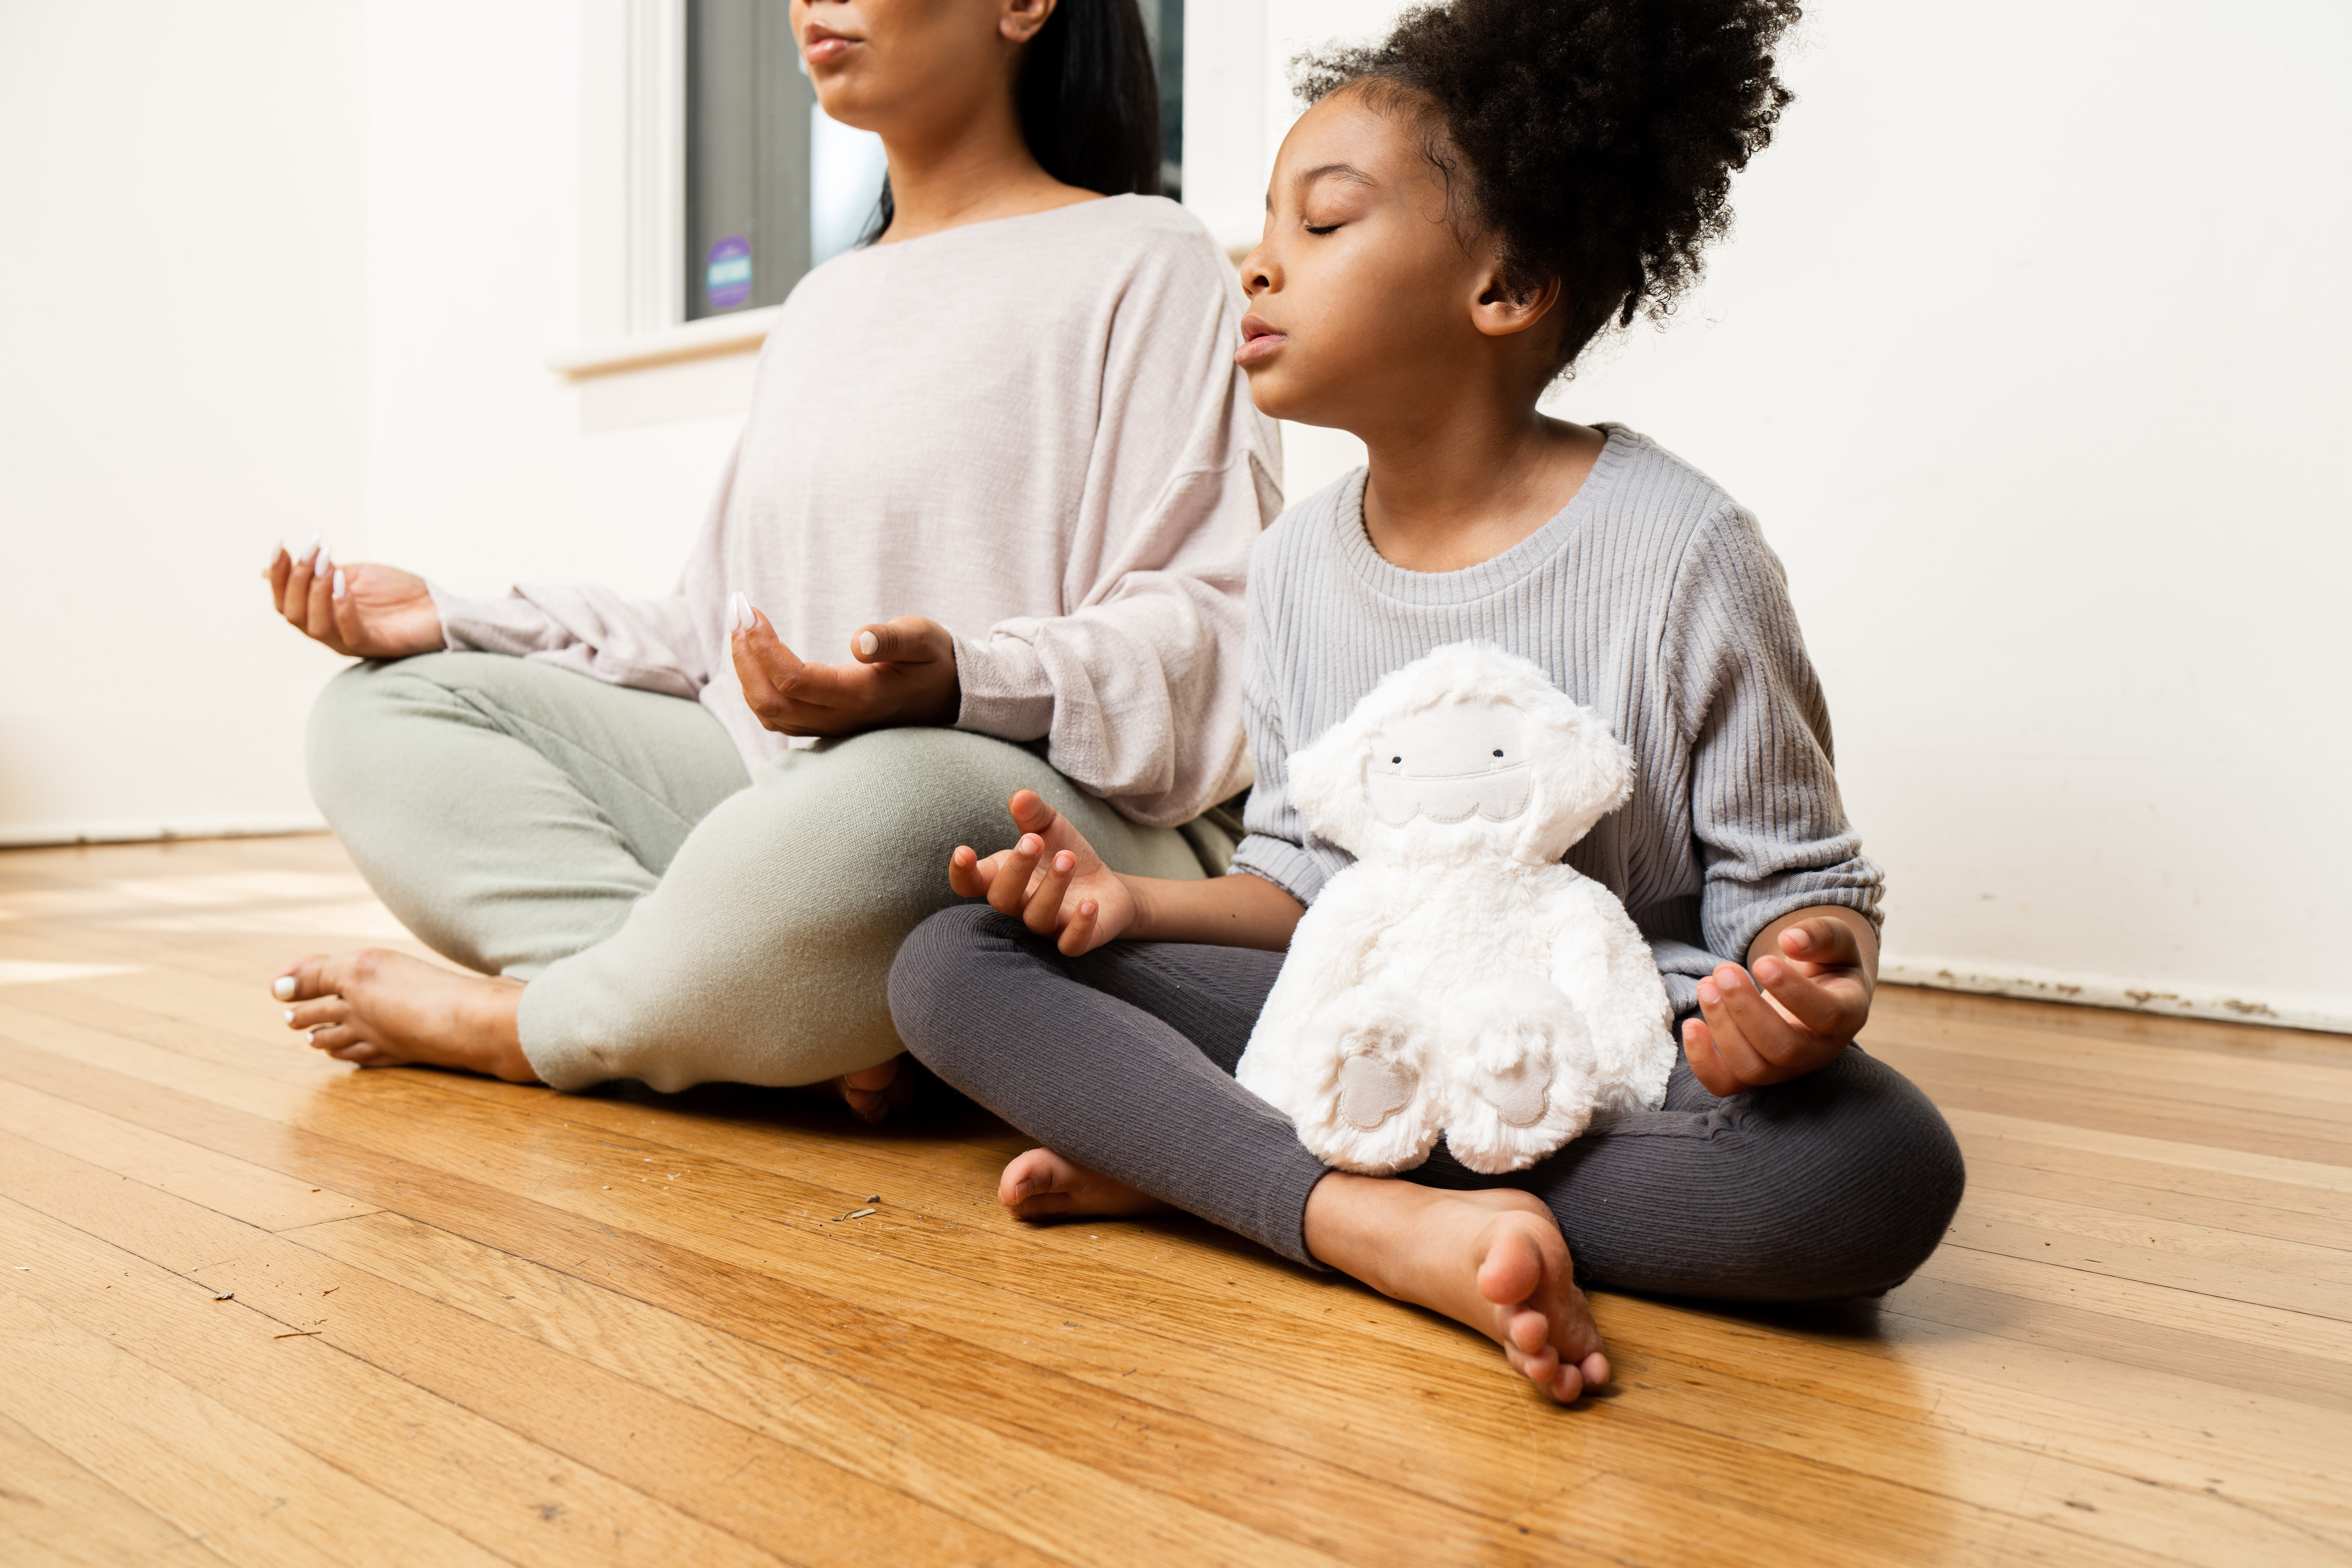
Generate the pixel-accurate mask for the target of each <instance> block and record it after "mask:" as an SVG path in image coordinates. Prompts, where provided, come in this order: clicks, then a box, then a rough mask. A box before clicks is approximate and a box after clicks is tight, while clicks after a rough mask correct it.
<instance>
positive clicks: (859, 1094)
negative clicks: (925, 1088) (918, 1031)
mask: <svg viewBox="0 0 2352 1568" xmlns="http://www.w3.org/2000/svg"><path fill="white" fill-rule="evenodd" d="M906 1065H907V1058H906V1057H905V1055H904V1054H903V1053H902V1054H900V1055H898V1056H895V1057H892V1058H890V1059H889V1060H888V1061H887V1062H881V1063H878V1064H877V1065H876V1066H873V1067H870V1068H858V1069H857V1070H856V1072H845V1073H843V1074H842V1075H841V1076H840V1077H839V1078H837V1079H834V1080H833V1089H834V1092H835V1093H836V1094H838V1095H840V1096H841V1098H842V1099H843V1100H845V1101H846V1102H847V1103H848V1106H849V1109H850V1110H854V1111H856V1112H857V1116H858V1120H860V1121H864V1122H866V1124H867V1125H868V1126H872V1125H874V1124H876V1123H877V1122H879V1121H882V1120H883V1119H884V1118H886V1117H887V1116H888V1115H889V1114H890V1113H891V1112H892V1111H894V1110H906V1109H907V1107H908V1105H909V1104H910V1103H912V1102H913V1100H914V1098H915V1093H916V1091H917V1089H919V1088H920V1087H921V1083H922V1080H921V1079H919V1078H918V1077H917V1076H916V1075H915V1074H913V1073H911V1072H908V1071H905V1070H903V1069H904V1068H905V1067H906Z"/></svg>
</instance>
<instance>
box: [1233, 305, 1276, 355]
mask: <svg viewBox="0 0 2352 1568" xmlns="http://www.w3.org/2000/svg"><path fill="white" fill-rule="evenodd" d="M1289 341H1290V334H1289V333H1287V332H1279V331H1275V329H1274V328H1273V327H1271V326H1269V325H1267V324H1266V323H1265V322H1264V321H1259V320H1258V319H1257V318H1256V317H1255V316H1244V317H1243V318H1242V346H1241V347H1240V348H1238V349H1235V350H1234V363H1235V364H1256V363H1258V362H1260V361H1261V360H1265V359H1267V358H1269V357H1271V356H1272V355H1273V354H1274V353H1275V352H1276V350H1278V349H1280V348H1281V347H1282V345H1283V344H1285V343H1286V342H1289Z"/></svg>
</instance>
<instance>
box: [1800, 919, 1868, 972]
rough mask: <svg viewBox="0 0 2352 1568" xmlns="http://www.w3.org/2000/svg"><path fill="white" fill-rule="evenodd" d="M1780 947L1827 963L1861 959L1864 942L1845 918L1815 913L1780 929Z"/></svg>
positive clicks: (1814, 960)
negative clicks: (1832, 918) (1842, 919)
mask: <svg viewBox="0 0 2352 1568" xmlns="http://www.w3.org/2000/svg"><path fill="white" fill-rule="evenodd" d="M1780 951H1781V952H1785V953H1787V954H1788V955H1789V956H1790V958H1793V959H1798V960H1801V961H1802V962H1804V963H1817V964H1822V965H1824V966H1831V965H1836V964H1845V963H1861V962H1862V944H1861V943H1860V942H1857V941H1855V940H1854V934H1853V927H1851V926H1849V925H1847V924H1846V923H1845V922H1844V921H1833V920H1831V919H1830V918H1829V917H1828V916H1826V915H1815V916H1814V917H1813V918H1812V919H1811V920H1809V921H1798V922H1797V923H1796V924H1795V925H1792V926H1790V928H1789V929H1788V930H1787V931H1782V932H1781V933H1780Z"/></svg>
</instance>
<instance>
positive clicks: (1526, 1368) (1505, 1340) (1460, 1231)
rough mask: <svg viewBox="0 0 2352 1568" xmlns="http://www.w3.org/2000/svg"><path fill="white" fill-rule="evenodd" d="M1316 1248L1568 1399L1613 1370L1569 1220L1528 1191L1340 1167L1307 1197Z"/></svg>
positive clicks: (1311, 1247) (1311, 1245)
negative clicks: (1565, 1229)
mask: <svg viewBox="0 0 2352 1568" xmlns="http://www.w3.org/2000/svg"><path fill="white" fill-rule="evenodd" d="M1307 1250H1308V1251H1310V1252H1312V1253H1313V1254H1314V1255H1315V1256H1316V1257H1317V1258H1319V1259H1321V1260H1322V1261H1323V1262H1325V1263H1328V1264H1329V1265H1330V1266H1331V1267H1332V1268H1338V1269H1340V1270H1342V1271H1344V1272H1346V1273H1349V1274H1352V1275H1354V1276H1355V1277H1356V1278H1357V1279H1360V1280H1362V1281H1363V1282H1364V1283H1365V1284H1367V1285H1370V1287H1371V1288H1372V1289H1375V1290H1378V1291H1380V1292H1381V1294H1382V1295H1384V1296H1393V1297H1395V1298H1397V1299H1398V1300H1403V1301H1411V1302H1413V1303H1414V1304H1415V1305H1417V1306H1423V1307H1427V1308H1429V1309H1430V1310H1432V1311H1435V1312H1443V1313H1444V1314H1445V1315H1446V1316H1447V1317H1449V1318H1452V1319H1453V1320H1454V1321H1455V1322H1457V1323H1464V1324H1467V1325H1468V1326H1469V1327H1471V1328H1474V1329H1475V1330H1477V1331H1479V1332H1480V1333H1482V1334H1485V1335H1486V1337H1487V1338H1488V1339H1491V1340H1493V1341H1495V1342H1496V1343H1497V1344H1499V1345H1501V1346H1502V1347H1503V1355H1504V1359H1505V1360H1507V1361H1508V1362H1509V1363H1511V1366H1512V1369H1513V1370H1514V1371H1517V1372H1519V1373H1524V1374H1525V1375H1526V1377H1527V1378H1528V1381H1529V1382H1530V1383H1533V1384H1535V1385H1536V1386H1537V1387H1538V1388H1540V1389H1542V1390H1543V1391H1544V1392H1545V1393H1547V1394H1550V1395H1551V1397H1553V1398H1554V1399H1557V1400H1559V1402H1560V1403H1561V1404H1563V1405H1566V1404H1569V1403H1571V1402H1572V1401H1574V1400H1576V1399H1577V1398H1579V1397H1580V1396H1581V1395H1582V1394H1583V1393H1584V1391H1585V1390H1586V1389H1588V1388H1599V1387H1601V1385H1602V1384H1606V1383H1607V1382H1608V1381H1609V1358H1608V1357H1607V1356H1605V1355H1603V1354H1602V1353H1601V1331H1600V1330H1598V1329H1597V1328H1595V1327H1594V1326H1593V1322H1592V1311H1591V1308H1590V1307H1589V1306H1587V1305H1586V1303H1585V1300H1584V1292H1583V1291H1581V1290H1580V1289H1577V1288H1576V1279H1575V1278H1574V1275H1573V1274H1572V1272H1571V1270H1570V1262H1569V1256H1568V1243H1567V1242H1566V1241H1565V1240H1563V1239H1562V1238H1561V1237H1560V1234H1559V1221H1557V1220H1555V1219H1553V1218H1552V1215H1551V1211H1550V1210H1549V1209H1548V1208H1546V1207H1545V1206H1544V1205H1543V1204H1542V1202H1541V1201H1540V1200H1538V1199H1537V1198H1535V1197H1533V1196H1531V1195H1530V1194H1527V1193H1522V1192H1519V1191H1517V1190H1516V1189H1514V1188H1509V1187H1489V1188H1486V1189H1485V1190H1483V1191H1479V1192H1468V1193H1453V1192H1444V1191H1442V1190H1440V1189H1438V1188H1435V1187H1423V1186H1419V1185H1416V1184H1413V1183H1412V1182H1407V1181H1397V1180H1387V1179H1379V1178H1374V1177H1370V1176H1354V1175H1349V1174H1347V1173H1344V1172H1338V1171H1335V1172H1333V1173H1331V1174H1330V1175H1328V1176H1326V1177H1324V1178H1323V1179H1322V1180H1321V1181H1320V1182H1318V1183H1317V1184H1315V1190H1314V1192H1313V1193H1312V1194H1310V1195H1309V1196H1308V1198H1307Z"/></svg>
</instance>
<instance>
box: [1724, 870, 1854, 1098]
mask: <svg viewBox="0 0 2352 1568" xmlns="http://www.w3.org/2000/svg"><path fill="white" fill-rule="evenodd" d="M1866 933H1869V934H1871V935H1873V936H1874V933H1870V928H1869V925H1868V922H1866V921H1864V920H1863V918H1862V917H1861V916H1859V915H1856V914H1853V912H1852V911H1850V910H1804V911H1802V912H1801V913H1800V914H1798V915H1796V916H1793V917H1790V918H1788V919H1784V920H1781V921H1775V922H1774V923H1773V925H1772V926H1771V927H1769V928H1767V930H1766V931H1764V933H1763V934H1762V935H1761V936H1759V938H1758V939H1757V942H1756V945H1755V947H1754V948H1751V949H1749V952H1748V965H1749V969H1752V970H1753V971H1754V973H1755V982H1753V983H1751V982H1750V980H1749V979H1748V970H1743V969H1741V968H1740V967H1739V966H1738V964H1736V963H1727V964H1724V965H1722V966H1721V967H1719V968H1718V969H1717V970H1716V972H1715V973H1713V974H1711V975H1709V976H1708V977H1707V978H1706V979H1705V980H1702V981H1700V982H1699V983H1698V1005H1699V1013H1700V1015H1701V1017H1700V1018H1693V1019H1691V1020H1689V1021H1688V1022H1686V1023H1685V1024H1684V1025H1683V1053H1684V1055H1685V1056H1687V1057H1688V1058H1690V1066H1691V1076H1692V1077H1694V1078H1696V1079H1698V1081H1699V1082H1700V1084H1702V1085H1703V1086H1705V1088H1706V1090H1707V1092H1708V1093H1710V1094H1714V1095H1717V1096H1719V1097H1728V1096H1731V1095H1735V1094H1738V1092H1740V1090H1742V1089H1761V1088H1762V1087H1764V1086H1765V1085H1766V1084H1773V1083H1786V1082H1788V1081H1789V1080H1790V1079H1795V1078H1802V1077H1804V1076H1805V1075H1806V1074H1807V1073H1811V1072H1819V1071H1820V1070H1821V1069H1822V1068H1825V1067H1827V1066H1829V1065H1830V1063H1832V1062H1833V1061H1835V1060H1836V1059H1837V1058H1838V1056H1839V1053H1841V1052H1843V1050H1844V1049H1845V1048H1846V1047H1848V1046H1850V1045H1852V1044H1853V1037H1854V1036H1856V1035H1857V1034H1859V1033H1861V1032H1862V1026H1863V1025H1864V1023H1865V1022H1867V1021H1868V1019H1869V1017H1870V997H1871V992H1872V990H1873V988H1874V985H1875V984H1876V982H1875V978H1874V972H1875V970H1876V967H1877V964H1876V962H1875V961H1876V958H1877V953H1876V951H1875V950H1876V946H1877V944H1876V942H1875V941H1874V940H1870V941H1868V942H1865V934H1866ZM1775 948H1777V949H1778V952H1774V951H1772V950H1773V949H1775ZM1759 984H1760V985H1761V987H1762V988H1761V989H1760V990H1759V988H1758V985H1759ZM1702 1018H1703V1019H1704V1020H1705V1021H1704V1022H1702V1021H1701V1019H1702Z"/></svg>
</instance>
